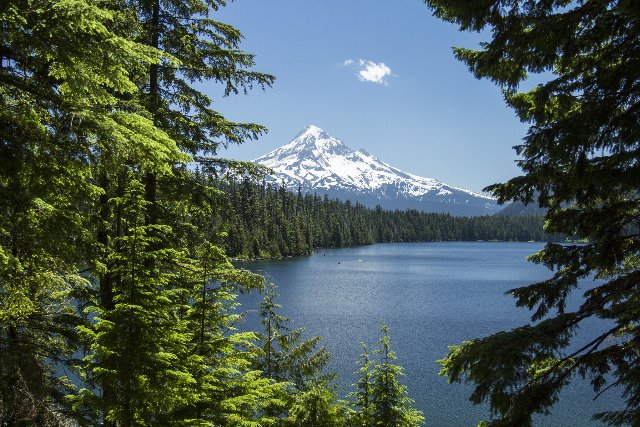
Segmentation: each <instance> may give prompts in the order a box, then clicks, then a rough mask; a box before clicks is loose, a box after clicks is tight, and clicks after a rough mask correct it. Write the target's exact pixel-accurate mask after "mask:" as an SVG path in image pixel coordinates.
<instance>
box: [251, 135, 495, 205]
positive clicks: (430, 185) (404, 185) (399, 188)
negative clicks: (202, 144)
mask: <svg viewBox="0 0 640 427" xmlns="http://www.w3.org/2000/svg"><path fill="white" fill-rule="evenodd" d="M254 162H255V163H259V164H261V165H264V166H267V167H269V168H271V169H273V171H274V172H275V174H274V175H272V176H270V177H269V178H270V180H271V181H274V182H278V183H280V182H284V183H285V186H286V187H287V188H288V189H290V190H293V191H297V190H298V188H302V191H303V192H309V193H313V192H315V193H316V194H318V195H324V194H328V195H329V196H330V197H337V198H340V199H344V200H347V199H348V200H351V201H352V202H356V201H359V202H360V203H362V204H365V205H367V206H371V207H373V206H375V205H378V204H379V205H380V206H382V207H383V208H385V209H409V208H410V209H418V210H421V211H429V212H449V213H452V214H454V215H485V214H493V213H495V212H497V211H498V210H499V207H498V205H497V204H496V201H495V199H494V198H492V197H490V196H488V195H486V194H481V193H476V192H473V191H469V190H465V189H462V188H457V187H452V186H450V185H447V184H444V183H442V182H440V181H438V180H435V179H432V178H423V177H421V176H417V175H413V174H410V173H407V172H403V171H401V170H400V169H397V168H394V167H393V166H390V165H388V164H386V163H384V162H382V161H380V160H379V159H377V158H376V157H374V156H372V155H371V154H369V153H367V152H366V151H364V150H358V151H353V150H351V149H350V148H349V147H347V146H346V145H345V144H344V143H343V142H342V141H341V140H339V139H337V138H334V137H332V136H331V135H329V134H327V133H326V132H324V131H323V130H322V129H320V128H319V127H317V126H307V127H306V128H305V129H304V130H303V131H301V132H300V133H299V134H298V135H297V136H296V137H295V138H294V139H293V140H292V141H291V142H289V143H288V144H287V145H284V146H282V147H280V148H278V149H276V150H274V151H272V152H270V153H268V154H265V155H264V156H262V157H260V158H258V159H255V160H254Z"/></svg>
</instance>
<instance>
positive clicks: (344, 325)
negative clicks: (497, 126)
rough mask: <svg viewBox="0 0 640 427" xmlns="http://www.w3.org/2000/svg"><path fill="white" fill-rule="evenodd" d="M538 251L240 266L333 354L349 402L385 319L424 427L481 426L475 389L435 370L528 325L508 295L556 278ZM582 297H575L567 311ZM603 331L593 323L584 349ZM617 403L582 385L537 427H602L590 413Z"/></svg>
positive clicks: (446, 246)
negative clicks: (272, 289) (466, 348)
mask: <svg viewBox="0 0 640 427" xmlns="http://www.w3.org/2000/svg"><path fill="white" fill-rule="evenodd" d="M541 248H542V244H540V243H493V242H491V243H490V242H439V243H390V244H377V245H371V246H362V247H356V248H344V249H322V250H318V251H316V253H314V254H313V255H311V256H309V257H300V258H291V259H287V260H276V261H256V262H240V263H237V266H238V267H241V268H246V269H249V270H252V271H256V272H260V273H263V274H265V275H267V276H268V277H269V278H270V279H271V280H272V281H273V282H274V283H276V284H277V285H278V293H279V294H280V297H279V299H278V300H277V301H278V302H279V303H280V304H282V306H283V313H284V314H285V315H287V316H288V317H290V318H291V319H292V325H291V326H292V327H300V326H304V327H305V328H306V331H307V335H309V336H310V335H321V336H323V337H324V343H325V344H326V346H327V347H328V348H329V350H330V351H331V353H332V355H333V360H332V362H331V365H330V367H329V368H330V370H332V371H336V372H338V374H339V375H340V379H339V382H338V383H339V385H340V387H341V388H340V390H341V393H342V394H343V395H344V394H346V393H348V392H350V391H351V388H350V384H352V383H353V382H355V375H354V374H353V373H354V371H356V369H357V366H356V364H355V362H356V360H357V359H358V355H359V354H360V347H359V343H360V342H361V341H364V342H365V343H367V344H368V345H369V347H370V348H371V347H374V346H375V345H376V344H377V339H378V338H379V324H380V321H381V320H384V321H385V322H386V323H387V324H388V325H389V328H390V332H391V344H392V347H393V349H394V350H395V351H396V353H397V355H398V360H397V362H398V364H400V365H402V366H403V367H404V368H405V369H406V377H404V378H403V381H404V383H405V384H406V385H407V386H408V388H409V392H410V395H411V397H412V398H413V399H414V400H415V401H416V402H415V406H416V407H417V408H418V409H420V410H422V411H423V412H424V414H425V418H426V425H427V426H475V425H476V424H477V422H478V421H479V420H482V419H488V418H489V416H490V415H489V412H488V409H487V407H486V406H473V405H472V404H471V403H470V402H469V401H468V395H469V393H470V390H471V386H469V385H464V384H463V385H461V384H447V381H446V378H444V377H441V376H439V375H438V371H439V369H440V366H439V365H438V364H437V363H436V362H435V361H436V360H438V359H441V358H442V357H444V355H445V354H446V353H447V346H449V345H455V344H459V343H460V342H462V341H463V340H467V339H472V338H476V337H482V336H486V335H488V334H491V333H494V332H498V331H501V330H509V329H511V328H514V327H517V326H520V325H523V324H525V323H528V322H529V313H528V311H527V310H525V309H521V308H517V307H515V304H514V300H513V298H511V297H510V296H507V295H505V294H504V293H505V291H507V290H509V289H512V288H515V287H519V286H523V285H526V284H530V283H533V282H535V281H539V280H543V279H545V278H547V277H549V276H550V274H551V273H550V272H549V271H548V270H547V269H546V268H545V267H543V266H539V265H535V264H532V263H530V262H527V261H526V260H525V257H526V256H527V255H530V254H532V253H535V252H537V251H538V250H539V249H541ZM583 286H584V287H588V286H590V284H589V283H585V284H583ZM581 294H582V292H580V291H578V292H576V295H575V296H574V299H573V302H572V303H571V304H570V305H575V304H576V301H579V297H580V296H581ZM259 301H260V296H259V295H245V296H243V297H242V303H243V307H244V309H245V310H248V316H247V325H246V326H250V327H254V326H255V325H256V324H257V323H258V319H257V315H256V314H255V311H253V310H255V309H256V308H257V305H258V303H259ZM605 327H606V325H603V324H600V323H598V322H591V323H588V324H586V325H585V326H584V327H583V328H582V331H581V333H580V334H581V336H580V337H579V342H582V343H585V342H587V341H586V339H587V338H588V337H589V336H593V335H594V334H596V333H598V331H601V330H603V329H604V328H605ZM579 342H578V343H579ZM619 401H620V399H617V398H616V397H615V396H614V395H612V394H607V395H604V396H602V397H600V398H599V399H597V400H595V401H594V400H593V392H592V391H591V390H590V389H589V386H588V384H580V381H578V382H577V384H575V385H573V384H572V385H571V386H570V387H568V388H567V389H566V391H565V392H563V394H562V395H561V399H560V401H559V403H558V404H557V405H556V406H555V407H554V408H553V409H552V414H551V415H549V416H544V417H542V416H540V417H537V418H536V420H535V425H537V426H575V427H582V426H590V425H594V426H596V425H601V424H599V423H595V422H593V421H591V420H590V416H591V414H592V413H594V412H598V411H602V410H606V409H608V408H609V409H610V408H611V406H612V405H613V406H619Z"/></svg>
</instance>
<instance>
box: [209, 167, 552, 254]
mask: <svg viewBox="0 0 640 427" xmlns="http://www.w3.org/2000/svg"><path fill="white" fill-rule="evenodd" d="M201 179H205V180H206V178H202V177H201ZM214 186H215V187H217V188H219V189H220V190H222V192H223V193H224V194H221V195H220V197H222V198H223V199H224V204H225V205H226V209H223V210H222V211H220V212H219V213H218V215H219V217H218V218H217V220H215V221H214V223H215V224H216V225H219V224H226V230H227V232H226V235H225V236H224V237H223V239H222V240H223V242H222V244H223V245H224V247H225V249H226V252H227V254H228V255H229V256H231V257H241V258H277V257H281V256H296V255H307V254H310V253H311V251H312V250H313V249H314V248H340V247H347V246H356V245H367V244H372V243H387V242H433V241H477V240H497V241H519V242H522V241H524V242H526V241H558V240H561V236H559V235H549V234H546V233H545V232H544V230H543V222H544V219H543V217H542V216H536V215H522V216H508V215H492V216H488V215H487V216H477V217H458V216H452V215H450V214H446V213H429V212H420V211H417V210H404V211H400V210H395V211H390V210H384V209H382V208H381V207H379V206H378V207H376V208H369V207H366V206H364V205H362V204H360V203H357V202H356V203H351V202H350V201H340V200H337V199H331V198H329V197H328V196H326V195H323V196H320V195H318V194H304V193H302V191H300V190H298V192H297V193H295V192H290V191H287V190H286V189H285V187H284V186H282V185H280V186H274V185H273V184H270V183H267V182H264V181H263V182H262V183H256V181H255V180H254V179H251V178H250V177H245V178H244V179H242V180H240V181H238V180H236V181H234V180H216V182H215V184H214Z"/></svg>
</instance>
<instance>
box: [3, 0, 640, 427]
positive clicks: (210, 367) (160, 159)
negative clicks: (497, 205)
mask: <svg viewBox="0 0 640 427" xmlns="http://www.w3.org/2000/svg"><path fill="white" fill-rule="evenodd" d="M424 3H426V4H425V5H422V6H423V7H424V8H425V11H427V12H429V13H432V14H434V15H435V16H436V17H437V18H439V19H441V20H444V21H448V22H449V23H452V24H453V25H456V26H457V27H459V28H460V29H461V30H464V31H476V32H479V31H485V32H486V34H487V37H489V41H488V42H487V43H484V44H482V45H481V46H479V47H477V50H471V49H464V48H456V49H454V53H453V54H454V55H455V56H456V58H458V59H459V60H460V61H462V62H463V63H465V64H466V65H467V66H468V68H469V70H470V71H471V73H473V75H475V76H476V77H478V78H483V79H488V80H490V81H492V82H493V83H495V84H496V85H498V86H499V87H500V89H502V91H503V94H504V97H505V100H506V102H507V104H508V105H509V107H511V108H512V109H513V110H515V112H516V114H517V115H518V117H519V119H520V120H521V121H522V122H524V123H527V125H528V126H530V128H529V132H528V133H527V136H526V137H525V139H524V140H523V141H521V145H518V146H517V147H516V150H517V152H518V154H519V156H520V159H521V160H519V167H520V168H521V169H522V176H519V177H515V178H513V179H511V180H509V181H508V182H506V183H504V184H497V185H495V186H492V187H491V188H489V189H488V191H491V192H492V193H493V194H494V195H495V196H496V197H498V199H499V201H500V202H501V203H505V202H506V203H508V202H522V203H525V204H536V205H539V206H540V207H541V208H543V209H544V212H546V213H545V216H544V217H543V216H508V215H493V216H481V217H455V216H451V215H448V214H441V213H425V212H418V211H414V210H407V211H386V210H383V209H381V208H379V207H378V208H367V207H365V206H363V205H361V204H359V203H351V202H349V201H339V200H334V199H329V198H328V197H326V196H324V195H323V194H304V193H301V192H298V193H296V192H288V191H285V189H284V188H283V187H281V186H278V185H273V184H266V183H265V182H264V181H263V177H264V174H265V170H264V169H262V168H260V167H259V166H257V165H255V164H253V163H251V162H244V161H239V160H235V159H227V158H225V148H228V147H229V146H231V145H235V144H242V143H244V142H248V141H251V140H257V139H258V138H259V137H261V136H262V135H264V134H265V133H266V131H267V129H266V128H265V127H264V126H262V125H260V124H256V123H252V122H238V121H234V120H231V119H229V118H226V117H225V116H223V115H222V114H221V113H220V112H218V111H217V110H216V109H215V108H214V104H213V102H214V101H215V100H214V99H212V97H211V96H210V95H207V94H206V93H205V92H204V91H203V90H202V87H203V86H202V84H203V82H206V83H207V84H211V85H217V86H218V87H220V88H222V89H221V92H222V93H223V94H224V96H231V97H233V96H235V95H238V94H244V93H246V92H248V91H260V90H267V91H268V90H269V89H270V88H271V86H272V85H273V84H274V82H275V79H276V76H274V75H271V74H269V73H268V70H267V71H263V70H260V69H258V67H256V64H255V58H254V56H253V55H252V54H251V53H247V52H245V51H244V50H243V46H242V43H241V42H242V40H243V36H242V33H241V30H242V29H237V28H235V27H234V26H232V25H229V24H227V23H225V22H220V21H218V20H216V18H215V17H216V11H218V10H219V9H220V8H223V7H225V6H227V2H226V1H225V0H188V1H185V0H128V1H121V0H103V1H96V0H2V1H1V2H0V26H1V31H0V426H2V427H17V426H19V427H27V426H47V427H58V426H60V427H61V426H104V427H132V426H193V427H195V426H202V427H204V426H216V427H236V426H237V427H347V426H348V427H414V426H416V427H417V426H421V425H429V414H428V412H425V413H423V412H422V411H420V410H419V409H417V408H416V407H415V405H414V401H413V400H412V397H411V396H410V393H409V390H408V388H407V387H406V386H405V384H404V382H403V375H404V368H403V367H402V360H397V358H396V353H395V352H394V347H393V345H394V339H393V329H390V328H389V326H388V325H387V324H386V323H384V321H383V322H381V323H379V324H373V325H371V327H372V328H378V329H377V330H379V332H378V337H379V339H378V340H377V341H376V342H367V343H363V344H362V347H361V348H362V352H361V355H360V357H359V359H358V358H356V359H354V361H353V371H354V372H355V373H356V377H357V381H356V382H355V384H353V385H352V387H351V389H349V390H340V391H339V390H338V389H337V387H336V385H335V384H336V375H335V374H334V373H332V372H330V370H329V369H327V366H328V365H327V364H328V362H329V359H330V357H331V355H330V354H329V352H328V350H327V349H326V347H325V345H324V344H323V340H322V339H321V338H320V337H316V336H309V335H308V334H307V333H306V332H305V330H304V328H300V327H293V324H292V322H291V320H290V319H288V318H287V317H286V316H285V315H284V314H283V313H284V312H285V311H284V310H283V307H281V306H280V304H279V303H278V293H277V288H276V287H275V286H274V285H272V284H270V283H267V282H266V281H265V279H264V278H263V277H262V276H260V275H258V274H256V273H252V272H250V271H247V270H244V269H242V268H237V267H235V266H234V265H233V264H232V263H231V260H232V259H235V258H280V257H286V256H294V255H308V254H310V253H311V252H312V251H313V250H314V249H315V248H328V247H332V248H338V247H347V246H354V245H365V244H373V243H385V242H431V241H460V240H470V241H476V240H484V241H489V240H493V241H539V242H547V243H546V246H545V248H544V249H543V250H542V251H541V252H539V253H538V254H536V255H534V256H533V258H532V261H533V262H536V263H539V264H543V265H545V266H548V267H550V268H551V269H552V270H553V275H552V278H550V279H549V280H547V281H544V282H541V283H535V284H532V285H530V286H526V287H522V288H518V289H514V290H511V291H510V294H511V295H512V296H513V297H514V302H515V304H517V305H518V306H520V307H524V308H526V309H529V310H532V313H531V321H532V323H531V324H530V325H525V326H522V327H521V328H517V329H514V330H512V331H507V332H501V333H497V334H495V335H491V336H488V337H484V338H479V339H475V340H471V341H465V342H463V343H460V344H458V345H455V346H452V347H450V350H449V353H448V354H447V355H444V356H443V357H444V358H443V359H442V360H440V361H439V363H440V364H441V369H442V371H441V375H443V376H445V377H447V379H448V380H449V381H450V382H467V383H470V384H471V385H472V387H473V388H469V390H471V393H472V394H471V397H470V400H471V401H472V403H473V404H485V405H487V407H488V408H489V411H490V415H491V419H489V420H487V421H485V422H483V423H484V424H482V425H491V426H531V425H533V421H532V419H533V417H534V416H536V415H537V414H545V413H547V412H548V411H549V409H550V408H551V407H552V406H553V405H554V403H556V402H557V400H558V395H559V393H560V392H561V391H562V389H563V387H565V386H566V385H567V384H569V383H570V382H571V381H574V380H575V381H586V382H587V383H589V384H590V387H592V389H593V392H594V394H596V395H597V394H599V393H603V392H605V391H607V390H608V389H609V388H612V387H615V388H617V389H618V390H621V394H622V396H623V401H622V402H621V404H622V405H623V407H622V409H619V408H618V409H615V408H612V409H611V411H607V412H603V413H600V414H596V415H595V417H596V418H597V419H599V420H601V421H602V422H605V423H607V424H610V425H638V424H639V423H640V364H639V363H638V362H639V361H640V347H639V341H640V329H639V325H640V314H639V313H640V310H638V295H639V294H638V292H639V288H640V281H639V280H640V233H639V232H638V230H639V229H640V228H639V227H640V197H639V194H640V193H639V192H638V188H639V186H640V154H639V153H640V131H639V127H638V123H640V12H639V10H640V9H639V8H638V5H637V3H636V2H635V1H633V0H617V1H613V0H578V1H573V2H570V1H562V0H550V1H541V0H529V1H522V0H517V1H505V0H488V1H483V2H467V1H463V0H426V1H424ZM540 72H547V73H548V74H549V75H548V76H547V77H548V81H547V82H545V83H541V84H539V85H537V86H535V87H534V88H532V89H528V90H526V91H525V90H524V89H522V90H520V84H521V83H522V82H523V81H524V80H526V76H527V74H528V73H540ZM497 90H498V89H496V91H497ZM247 102H250V101H247ZM249 120H251V119H249ZM565 236H570V237H571V239H574V240H575V241H573V242H572V241H567V239H566V238H565ZM578 240H579V241H580V242H581V243H576V241H578ZM587 277H596V278H597V279H598V280H599V282H598V285H597V286H595V287H594V288H593V289H590V290H589V291H586V292H585V293H584V294H582V293H581V292H582V291H580V295H579V298H581V300H580V301H581V303H580V305H579V306H578V308H577V309H576V310H573V309H571V310H570V309H568V308H567V304H566V301H567V298H568V297H569V295H570V294H571V292H572V291H575V289H576V288H577V287H578V281H579V280H582V279H584V278H587ZM241 293H259V294H260V295H261V296H262V303H261V304H260V306H259V307H253V309H254V310H257V312H258V313H259V316H260V322H261V323H260V326H261V327H260V328H258V330H255V331H243V330H240V329H237V327H236V325H237V323H238V321H239V320H240V319H241V318H242V316H243V310H245V309H246V308H245V307H242V306H240V304H239V303H238V295H239V294H241ZM593 318H597V319H604V320H606V321H607V322H609V323H608V324H610V325H611V329H610V330H607V331H605V332H603V333H602V335H599V336H597V337H595V338H594V340H593V341H592V342H590V343H586V345H584V347H583V346H582V345H579V346H576V345H575V343H574V342H572V338H573V337H574V336H575V331H576V330H577V328H578V326H579V325H581V324H582V323H581V322H583V321H585V320H587V319H593ZM452 344H455V343H452ZM571 345H573V346H571ZM569 349H571V350H569Z"/></svg>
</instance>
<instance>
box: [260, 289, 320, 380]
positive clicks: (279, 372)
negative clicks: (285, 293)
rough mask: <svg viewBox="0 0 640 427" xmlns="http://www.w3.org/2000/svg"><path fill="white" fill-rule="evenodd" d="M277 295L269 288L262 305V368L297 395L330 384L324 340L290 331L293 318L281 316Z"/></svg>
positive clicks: (265, 292)
mask: <svg viewBox="0 0 640 427" xmlns="http://www.w3.org/2000/svg"><path fill="white" fill-rule="evenodd" d="M277 295H278V294H277V293H276V290H275V285H273V284H269V286H267V288H266V289H265V291H264V299H263V301H262V302H261V303H260V316H261V317H262V320H261V322H262V325H263V327H264V331H263V334H262V336H261V341H262V349H263V350H262V354H261V356H260V359H259V361H258V368H259V369H260V370H262V371H263V372H264V373H265V375H266V376H268V377H269V378H272V379H274V380H276V381H279V382H288V383H290V384H291V385H292V386H293V387H294V390H295V391H298V390H305V389H307V388H308V387H310V386H311V385H313V384H318V383H322V382H324V383H326V382H328V381H329V380H330V379H331V378H332V375H331V374H323V373H322V371H323V369H324V368H325V366H326V364H327V362H328V361H329V357H330V355H329V352H328V351H327V350H326V349H325V348H324V347H320V348H318V345H319V344H320V340H321V337H318V336H315V337H311V338H307V339H303V337H302V334H303V333H304V329H303V328H298V329H294V330H291V329H289V327H288V326H287V325H288V323H289V322H290V320H289V318H287V317H285V316H283V315H282V314H280V313H278V310H279V309H280V308H281V306H280V304H277V303H276V302H275V301H274V299H275V298H276V297H277Z"/></svg>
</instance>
